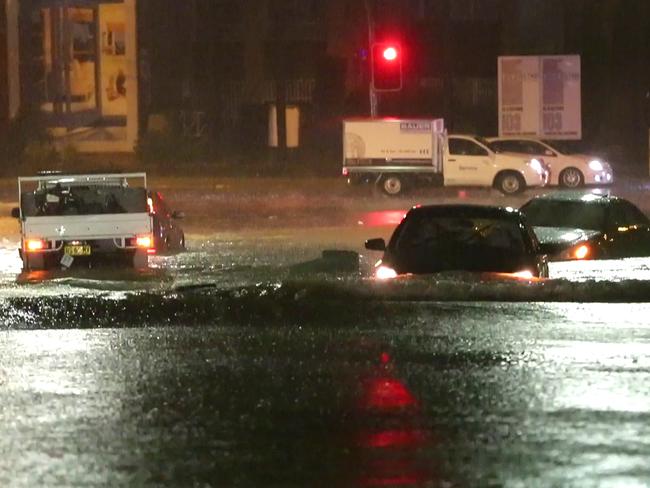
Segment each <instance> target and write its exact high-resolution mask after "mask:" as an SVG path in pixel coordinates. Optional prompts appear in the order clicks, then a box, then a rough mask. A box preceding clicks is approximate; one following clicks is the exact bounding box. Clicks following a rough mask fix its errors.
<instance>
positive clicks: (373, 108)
mask: <svg viewBox="0 0 650 488" xmlns="http://www.w3.org/2000/svg"><path fill="white" fill-rule="evenodd" d="M364 5H365V7H366V22H367V24H368V53H369V55H370V53H371V50H372V45H373V44H374V42H375V25H374V22H373V19H372V11H371V10H370V4H369V0H364ZM370 56H371V55H370ZM369 66H370V68H369V70H368V71H369V73H370V80H369V82H368V94H369V97H370V117H372V118H375V117H377V108H378V102H379V100H378V97H377V91H376V90H375V86H374V84H373V82H372V56H371V57H370V63H369Z"/></svg>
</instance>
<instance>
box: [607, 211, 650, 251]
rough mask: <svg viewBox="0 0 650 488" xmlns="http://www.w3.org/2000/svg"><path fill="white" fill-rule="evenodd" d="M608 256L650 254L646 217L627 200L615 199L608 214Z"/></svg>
mask: <svg viewBox="0 0 650 488" xmlns="http://www.w3.org/2000/svg"><path fill="white" fill-rule="evenodd" d="M608 234H609V239H610V252H609V256H610V257H617V258H625V257H635V256H650V225H649V222H648V218H647V217H646V216H645V215H644V214H643V212H641V210H639V209H638V208H637V207H635V206H634V205H633V204H632V203H630V202H627V201H616V202H613V204H612V205H611V206H610V209H609V214H608Z"/></svg>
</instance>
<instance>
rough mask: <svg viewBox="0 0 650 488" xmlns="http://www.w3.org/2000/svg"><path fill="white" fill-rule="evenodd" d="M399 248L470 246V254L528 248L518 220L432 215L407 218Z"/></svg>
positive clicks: (463, 247) (400, 236) (519, 251)
mask: <svg viewBox="0 0 650 488" xmlns="http://www.w3.org/2000/svg"><path fill="white" fill-rule="evenodd" d="M395 248H396V250H397V252H419V251H424V252H426V251H428V250H430V249H436V250H437V251H439V252H444V251H445V250H449V251H451V250H453V251H454V252H458V250H459V249H466V250H467V252H468V253H470V252H471V253H475V252H477V251H478V252H480V251H483V250H485V251H499V252H503V251H508V252H515V253H521V252H523V251H524V250H525V246H524V241H523V237H522V233H521V230H520V228H519V226H518V224H517V223H516V222H514V221H509V220H501V219H486V218H466V217H462V218H459V217H448V216H445V217H439V216H428V215H422V216H419V217H418V218H411V219H407V220H406V221H405V222H404V227H403V228H402V231H401V233H400V234H399V237H398V239H397V240H396V242H395Z"/></svg>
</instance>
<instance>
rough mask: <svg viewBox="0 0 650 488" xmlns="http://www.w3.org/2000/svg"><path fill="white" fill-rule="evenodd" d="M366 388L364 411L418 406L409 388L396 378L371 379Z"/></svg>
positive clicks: (362, 405)
mask: <svg viewBox="0 0 650 488" xmlns="http://www.w3.org/2000/svg"><path fill="white" fill-rule="evenodd" d="M364 386H365V388H364V391H363V398H362V400H361V408H362V409H364V410H382V411H386V410H401V409H405V408H409V407H417V406H418V405H417V400H416V399H415V397H414V396H413V395H412V394H411V392H410V391H409V390H408V388H406V386H404V384H403V383H402V382H401V381H399V380H396V379H394V378H390V377H379V378H370V379H369V380H368V381H367V383H366V384H365V385H364Z"/></svg>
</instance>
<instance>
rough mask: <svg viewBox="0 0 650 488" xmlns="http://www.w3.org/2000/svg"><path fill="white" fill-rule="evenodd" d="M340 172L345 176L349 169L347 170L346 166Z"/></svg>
mask: <svg viewBox="0 0 650 488" xmlns="http://www.w3.org/2000/svg"><path fill="white" fill-rule="evenodd" d="M342 173H343V176H347V175H348V174H349V173H350V171H349V170H348V168H343V170H342Z"/></svg>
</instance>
